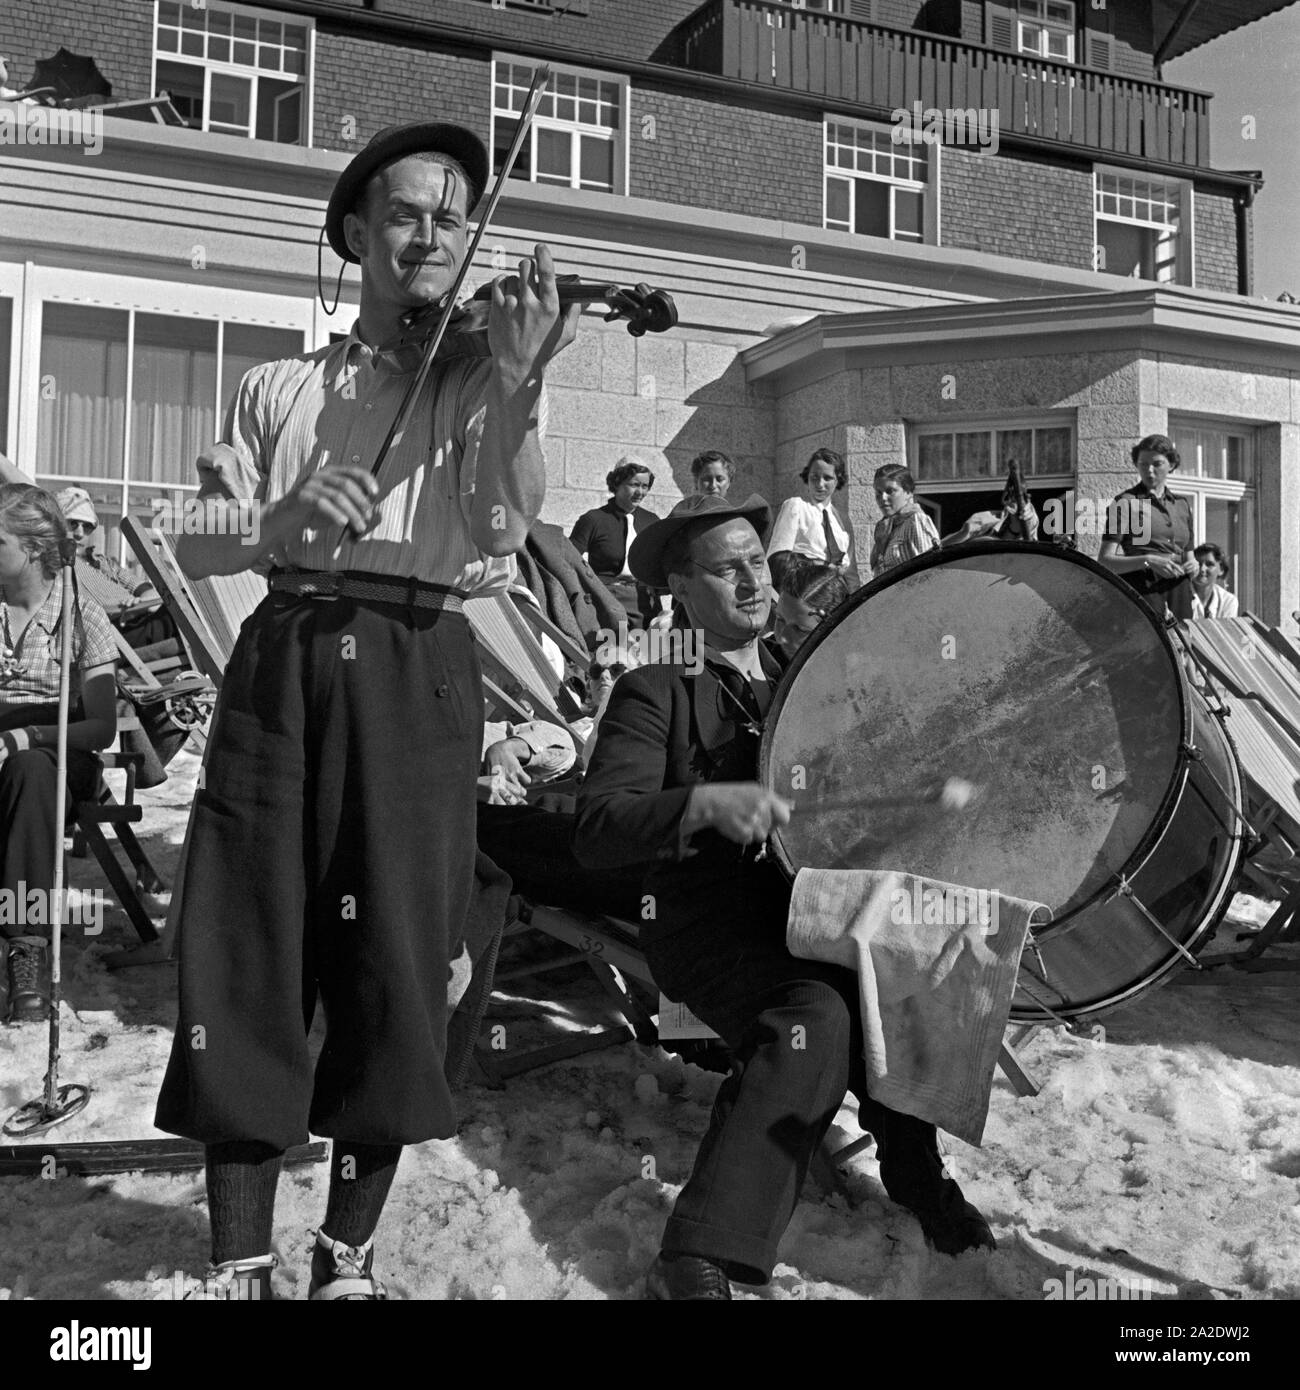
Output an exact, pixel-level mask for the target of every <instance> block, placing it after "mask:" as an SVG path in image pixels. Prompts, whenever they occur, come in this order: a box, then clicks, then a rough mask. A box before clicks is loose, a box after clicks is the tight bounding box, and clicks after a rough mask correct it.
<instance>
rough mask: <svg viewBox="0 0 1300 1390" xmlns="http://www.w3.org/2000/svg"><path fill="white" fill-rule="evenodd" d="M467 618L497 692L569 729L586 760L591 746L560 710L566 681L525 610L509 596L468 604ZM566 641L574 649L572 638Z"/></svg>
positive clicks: (472, 600) (542, 717) (494, 596)
mask: <svg viewBox="0 0 1300 1390" xmlns="http://www.w3.org/2000/svg"><path fill="white" fill-rule="evenodd" d="M465 616H466V617H467V618H468V619H469V623H470V627H471V628H472V629H473V631H474V637H475V640H476V641H477V643H478V647H479V657H480V662H481V664H482V666H483V668H484V672H485V674H486V675H487V676H488V677H489V678H490V679H491V681H492V682H493V685H494V687H495V688H496V689H498V690H500V691H503V692H505V693H506V694H508V695H509V696H510V697H511V698H512V700H513V701H514V702H515V703H516V705H517V704H518V701H519V698H520V697H522V698H524V699H526V700H527V701H528V703H529V704H530V705H531V706H532V707H533V711H534V715H535V717H536V718H539V719H549V720H550V721H551V722H552V723H554V724H559V725H560V726H561V728H564V729H567V730H568V732H569V734H570V736H571V737H572V739H573V741H574V745H575V746H576V748H577V750H578V755H579V758H582V756H583V755H584V754H585V752H586V740H585V739H584V737H583V735H582V734H581V733H580V732H579V731H578V730H577V729H575V728H574V727H573V724H572V722H571V720H570V718H569V716H568V715H567V714H565V713H564V711H562V709H561V708H560V703H559V700H558V698H557V696H556V694H555V692H556V691H557V690H558V688H559V686H560V683H561V682H560V678H559V677H558V676H557V675H556V674H555V670H554V668H553V667H552V666H551V663H550V662H549V661H548V660H547V657H546V653H545V651H544V650H543V649H542V644H541V642H540V640H539V639H538V636H537V632H536V631H535V630H534V628H533V626H532V625H531V623H530V622H529V621H528V620H527V619H525V617H524V614H523V613H522V612H521V610H520V608H519V607H516V605H515V603H514V602H513V600H512V599H511V598H510V596H509V595H508V594H494V595H492V596H490V597H485V598H472V599H469V600H468V601H467V602H466V604H465ZM534 616H536V617H540V615H534ZM557 631H558V629H557ZM560 635H561V637H563V636H564V634H563V633H561V634H560ZM564 640H565V643H566V644H568V645H569V646H570V647H572V645H573V644H572V642H571V641H570V640H569V639H568V638H567V637H566V638H564ZM561 650H563V648H561Z"/></svg>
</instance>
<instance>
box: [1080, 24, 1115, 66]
mask: <svg viewBox="0 0 1300 1390" xmlns="http://www.w3.org/2000/svg"><path fill="white" fill-rule="evenodd" d="M1084 41H1085V42H1084V54H1083V61H1084V63H1085V65H1086V66H1088V67H1090V68H1100V69H1101V71H1102V72H1111V71H1112V70H1113V69H1114V67H1115V40H1114V39H1113V38H1112V37H1111V36H1110V35H1109V34H1100V33H1098V32H1097V30H1095V29H1089V30H1088V31H1087V32H1086V33H1085V35H1084Z"/></svg>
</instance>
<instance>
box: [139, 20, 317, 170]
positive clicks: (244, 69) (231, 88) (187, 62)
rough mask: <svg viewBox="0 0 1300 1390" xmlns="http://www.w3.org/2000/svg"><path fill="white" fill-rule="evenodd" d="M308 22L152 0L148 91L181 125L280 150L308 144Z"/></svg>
mask: <svg viewBox="0 0 1300 1390" xmlns="http://www.w3.org/2000/svg"><path fill="white" fill-rule="evenodd" d="M310 37H311V25H310V22H309V21H306V20H299V19H294V18H291V17H289V16H287V15H282V14H276V13H274V12H272V11H270V10H258V9H253V8H251V7H249V6H246V5H231V4H225V3H223V0H205V3H204V4H203V5H201V6H196V5H194V4H192V3H191V0H158V27H157V30H156V33H155V36H154V56H155V60H156V66H155V70H154V91H155V92H157V93H160V94H161V93H163V92H165V93H167V95H168V96H170V97H171V102H172V105H173V106H174V107H175V108H176V110H177V111H178V112H179V114H180V116H181V118H182V119H183V120H184V122H185V124H186V125H188V126H191V127H193V128H194V129H195V130H210V131H217V132H219V133H221V134H225V135H240V136H245V137H250V138H256V139H258V140H274V141H277V142H279V143H280V144H288V145H303V144H308V143H309V138H308V120H307V91H308V83H309V80H310V74H309V72H308V53H309V50H310Z"/></svg>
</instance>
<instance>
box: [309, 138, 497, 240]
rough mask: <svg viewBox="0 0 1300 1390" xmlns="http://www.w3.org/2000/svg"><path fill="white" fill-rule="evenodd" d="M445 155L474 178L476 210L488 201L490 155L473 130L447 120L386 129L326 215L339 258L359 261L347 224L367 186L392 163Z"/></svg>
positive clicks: (343, 178) (338, 187)
mask: <svg viewBox="0 0 1300 1390" xmlns="http://www.w3.org/2000/svg"><path fill="white" fill-rule="evenodd" d="M425 151H428V152H430V153H432V154H445V155H447V156H448V157H449V158H451V159H454V160H455V161H456V163H457V164H459V165H460V167H461V168H462V169H464V171H465V173H466V175H467V176H468V178H469V203H468V205H467V206H468V208H469V209H470V210H472V209H473V208H474V205H475V204H476V203H477V202H478V200H479V199H480V198H481V197H482V196H483V190H484V188H486V187H487V181H488V172H489V170H488V155H487V150H486V148H485V147H484V145H483V142H482V140H480V139H479V138H478V136H477V135H475V134H474V132H473V131H472V130H466V128H465V127H464V126H461V125H450V124H449V123H447V122H446V121H414V122H411V123H410V124H408V125H390V126H385V127H384V129H383V130H381V131H380V132H379V133H378V134H377V135H375V136H373V137H372V138H371V140H370V143H369V144H368V145H367V146H366V147H365V149H363V150H361V151H360V152H359V153H358V154H356V155H355V156H354V157H353V159H352V161H351V163H350V164H349V165H348V166H347V168H346V169H344V170H343V172H342V173H341V174H340V175H339V179H338V182H337V183H336V184H335V185H334V192H333V193H331V194H330V200H329V206H328V207H327V208H326V210H325V235H326V236H327V237H328V238H329V243H330V245H331V246H332V247H333V248H334V254H335V255H336V256H339V257H340V258H341V259H343V260H345V261H352V262H354V263H355V262H356V260H357V258H356V256H354V255H353V254H352V252H351V250H350V249H349V248H348V243H347V238H346V237H345V236H344V235H343V219H344V218H345V217H346V216H347V215H348V213H350V212H352V211H354V209H355V208H356V205H357V200H358V199H359V198H360V197H361V194H362V191H363V190H364V189H365V186H366V182H367V180H369V179H370V178H371V177H372V176H373V175H374V174H377V173H378V172H379V170H380V169H382V168H383V167H384V166H385V165H386V164H392V163H393V162H394V161H395V160H398V159H405V158H406V156H407V155H408V154H421V153H423V152H425Z"/></svg>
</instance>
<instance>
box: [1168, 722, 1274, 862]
mask: <svg viewBox="0 0 1300 1390" xmlns="http://www.w3.org/2000/svg"><path fill="white" fill-rule="evenodd" d="M1183 752H1184V753H1186V754H1187V756H1188V757H1189V758H1190V759H1191V760H1192V761H1193V762H1194V763H1200V765H1201V770H1202V771H1203V772H1204V773H1205V775H1206V776H1207V777H1208V778H1209V779H1210V781H1211V782H1213V783H1214V788H1215V790H1216V791H1217V792H1218V793H1219V795H1220V796H1221V797H1222V798H1223V800H1224V803H1225V805H1226V806H1227V807H1228V809H1229V810H1230V811H1231V812H1232V814H1233V815H1234V816H1236V818H1237V819H1238V820H1239V821H1240V822H1241V828H1242V829H1243V830H1244V831H1245V832H1246V834H1247V835H1249V836H1250V837H1251V839H1253V840H1258V839H1259V838H1260V835H1259V832H1258V831H1257V830H1256V829H1255V827H1254V826H1253V825H1251V823H1250V822H1249V821H1248V820H1247V819H1246V817H1245V814H1244V813H1243V812H1242V810H1241V808H1240V807H1239V806H1238V805H1237V804H1236V802H1234V801H1233V799H1232V798H1231V797H1230V796H1229V795H1228V793H1227V791H1225V790H1224V786H1223V783H1222V782H1220V781H1219V779H1218V778H1217V777H1216V776H1215V775H1214V770H1213V769H1212V768H1211V767H1210V765H1209V764H1208V763H1207V762H1206V761H1205V754H1204V753H1202V752H1201V750H1200V749H1199V748H1198V747H1197V746H1196V745H1195V744H1194V743H1184V744H1183ZM1193 786H1194V787H1195V784H1194V783H1193ZM1195 790H1196V791H1198V792H1200V795H1201V799H1202V800H1203V801H1204V802H1205V804H1206V805H1207V806H1209V807H1210V812H1211V814H1212V815H1213V816H1214V818H1215V819H1216V820H1217V821H1218V822H1219V824H1220V825H1223V820H1222V819H1221V817H1220V816H1219V813H1218V811H1217V809H1216V808H1215V807H1213V806H1210V799H1209V797H1208V796H1206V795H1205V793H1204V792H1202V791H1201V789H1200V788H1199V787H1195ZM1223 828H1224V829H1225V830H1228V827H1227V826H1226V825H1224V826H1223Z"/></svg>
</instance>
